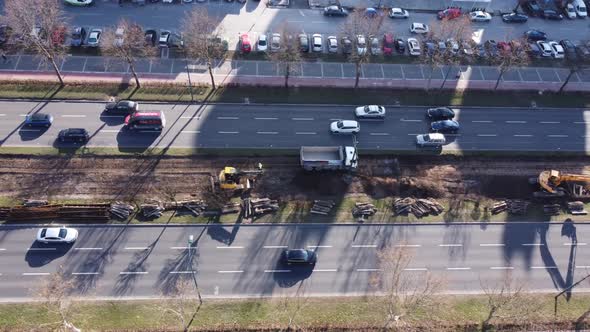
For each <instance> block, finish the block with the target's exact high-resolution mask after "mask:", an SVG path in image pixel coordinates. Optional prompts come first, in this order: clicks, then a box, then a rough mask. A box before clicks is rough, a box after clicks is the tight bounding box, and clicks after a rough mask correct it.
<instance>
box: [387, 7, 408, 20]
mask: <svg viewBox="0 0 590 332" xmlns="http://www.w3.org/2000/svg"><path fill="white" fill-rule="evenodd" d="M389 17H391V18H408V17H410V13H408V11H407V10H405V9H401V8H391V9H390V10H389Z"/></svg>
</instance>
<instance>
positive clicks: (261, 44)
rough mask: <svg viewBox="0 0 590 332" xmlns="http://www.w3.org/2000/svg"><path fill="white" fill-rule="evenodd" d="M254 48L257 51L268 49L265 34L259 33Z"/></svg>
mask: <svg viewBox="0 0 590 332" xmlns="http://www.w3.org/2000/svg"><path fill="white" fill-rule="evenodd" d="M256 49H257V50H258V52H266V50H267V49H268V40H267V39H266V34H264V33H263V34H261V35H260V36H258V42H257V43H256Z"/></svg>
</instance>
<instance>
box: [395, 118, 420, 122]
mask: <svg viewBox="0 0 590 332" xmlns="http://www.w3.org/2000/svg"><path fill="white" fill-rule="evenodd" d="M399 120H400V121H401V122H422V120H416V119H399Z"/></svg>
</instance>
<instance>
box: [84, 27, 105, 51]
mask: <svg viewBox="0 0 590 332" xmlns="http://www.w3.org/2000/svg"><path fill="white" fill-rule="evenodd" d="M100 35H102V29H92V30H90V33H89V34H88V39H87V41H86V45H88V47H98V46H99V45H100Z"/></svg>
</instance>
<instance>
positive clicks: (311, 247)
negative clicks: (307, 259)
mask: <svg viewBox="0 0 590 332" xmlns="http://www.w3.org/2000/svg"><path fill="white" fill-rule="evenodd" d="M307 247H308V248H310V249H313V248H332V246H307Z"/></svg>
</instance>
